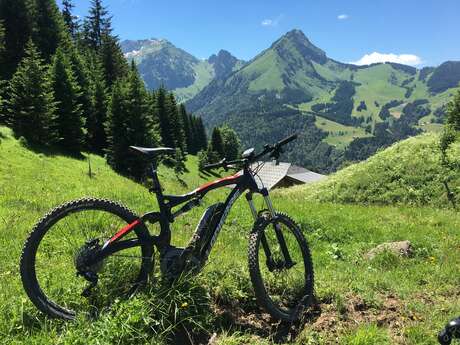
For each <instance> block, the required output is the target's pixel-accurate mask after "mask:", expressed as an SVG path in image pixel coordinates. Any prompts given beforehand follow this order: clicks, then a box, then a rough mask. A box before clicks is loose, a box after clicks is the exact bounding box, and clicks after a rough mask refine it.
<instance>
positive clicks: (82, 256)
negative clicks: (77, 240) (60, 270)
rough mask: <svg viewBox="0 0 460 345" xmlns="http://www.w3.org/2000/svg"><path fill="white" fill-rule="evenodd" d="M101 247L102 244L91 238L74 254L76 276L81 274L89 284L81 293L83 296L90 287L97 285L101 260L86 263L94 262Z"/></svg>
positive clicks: (87, 295)
mask: <svg viewBox="0 0 460 345" xmlns="http://www.w3.org/2000/svg"><path fill="white" fill-rule="evenodd" d="M101 249H102V246H101V245H100V244H99V240H98V239H92V240H89V241H87V242H86V243H85V244H84V245H83V246H82V247H81V248H80V249H79V250H78V251H77V254H76V256H75V268H76V270H77V276H82V277H83V278H85V279H86V280H87V281H88V282H89V285H88V286H87V287H86V288H85V289H84V290H83V291H82V293H81V295H82V296H83V297H89V296H90V295H91V291H92V289H93V288H94V287H95V286H96V285H97V282H98V279H99V278H98V275H97V273H98V272H99V271H100V269H101V268H102V260H100V261H99V262H97V263H95V264H92V265H88V263H90V262H94V259H95V258H96V255H97V254H98V253H99V251H100V250H101Z"/></svg>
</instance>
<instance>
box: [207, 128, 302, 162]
mask: <svg viewBox="0 0 460 345" xmlns="http://www.w3.org/2000/svg"><path fill="white" fill-rule="evenodd" d="M297 137H298V135H297V134H293V135H291V136H289V137H287V138H284V139H283V140H280V141H278V142H277V143H275V144H273V145H265V146H264V149H263V151H262V152H260V153H259V154H257V155H254V156H252V157H251V158H244V159H238V160H234V161H228V162H227V160H226V159H225V158H224V159H222V160H220V161H219V162H218V163H213V164H207V165H205V166H204V169H205V170H211V169H216V168H224V169H225V170H227V169H228V167H229V165H232V164H246V163H252V162H254V161H257V160H258V159H259V158H261V157H262V156H265V155H266V154H268V153H270V157H273V158H275V159H278V158H279V155H280V154H281V153H282V150H281V148H282V147H283V146H284V145H287V144H289V143H290V142H291V141H294V140H296V139H297Z"/></svg>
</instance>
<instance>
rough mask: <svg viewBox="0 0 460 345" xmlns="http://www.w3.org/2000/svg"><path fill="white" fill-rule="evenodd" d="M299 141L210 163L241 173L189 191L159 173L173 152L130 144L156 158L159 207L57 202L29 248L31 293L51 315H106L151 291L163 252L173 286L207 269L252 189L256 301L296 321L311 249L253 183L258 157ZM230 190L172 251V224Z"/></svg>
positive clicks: (25, 260)
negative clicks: (164, 184)
mask: <svg viewBox="0 0 460 345" xmlns="http://www.w3.org/2000/svg"><path fill="white" fill-rule="evenodd" d="M296 137H297V136H296V135H293V136H291V137H288V138H286V139H284V140H282V141H280V142H278V143H276V144H274V145H265V146H264V149H263V150H262V152H260V153H259V154H255V150H254V148H251V149H249V150H246V151H245V152H244V153H243V154H242V159H238V160H234V161H227V160H225V159H223V160H221V161H220V162H219V163H216V164H211V165H208V166H206V169H216V168H224V169H225V170H226V171H227V169H231V168H233V169H238V171H240V172H237V173H236V174H234V175H231V176H228V177H224V178H220V179H218V180H216V181H214V182H209V183H206V184H204V185H203V186H201V187H199V188H197V189H195V190H193V191H192V192H190V193H187V194H183V195H167V194H163V190H162V188H161V185H160V181H159V179H158V175H157V163H156V162H157V161H158V160H157V159H158V155H161V154H167V153H172V152H174V150H173V149H171V148H164V147H159V148H142V147H135V146H131V149H132V150H134V151H136V152H137V153H139V154H142V155H143V156H144V157H146V158H147V159H148V160H149V162H150V164H149V170H150V175H151V178H152V181H153V184H152V187H151V188H150V192H152V193H154V194H155V195H156V198H157V201H158V205H159V211H155V212H148V213H146V214H144V215H142V216H140V217H139V216H137V215H136V214H134V213H133V212H132V211H130V210H129V209H128V208H126V207H125V206H123V205H122V204H120V203H117V202H113V201H109V200H105V199H95V198H84V199H79V200H75V201H70V202H68V203H65V204H63V205H61V206H58V207H57V208H55V209H54V210H52V211H51V212H50V213H48V214H47V215H45V216H44V217H43V218H42V219H41V220H40V221H39V222H38V223H37V224H36V225H35V227H34V229H33V231H32V232H31V234H30V235H29V237H28V239H27V240H26V242H25V245H24V248H23V251H22V256H21V262H20V272H21V278H22V282H23V285H24V289H25V291H26V293H27V295H28V296H29V298H30V300H31V301H32V302H33V303H34V304H35V306H36V307H37V308H38V309H39V310H41V311H42V312H44V313H45V314H47V315H48V316H51V317H57V318H62V319H67V320H72V319H74V318H75V316H76V314H77V313H80V312H90V311H91V309H92V308H96V310H99V308H103V307H104V306H107V305H110V303H111V302H113V300H114V299H115V298H116V297H117V296H120V295H125V294H127V295H128V296H129V295H131V294H133V293H134V292H136V291H137V290H138V289H139V288H140V287H142V286H144V285H145V284H146V283H147V282H148V281H149V278H150V277H151V272H152V271H153V268H154V258H155V255H154V254H155V249H156V250H157V251H158V253H159V258H160V259H159V261H160V269H159V271H160V272H161V277H162V279H165V281H173V280H174V279H176V278H177V277H178V276H180V275H181V274H182V273H196V272H199V271H200V270H201V268H202V267H203V266H204V264H205V262H206V260H207V258H208V256H209V253H210V251H211V249H212V247H213V244H214V243H215V241H216V239H217V236H218V234H219V232H220V230H221V229H222V226H223V225H224V222H225V219H226V218H227V215H228V213H229V211H230V209H231V208H232V206H233V204H234V202H235V201H236V200H237V198H238V197H239V196H240V195H241V194H242V193H244V192H246V200H247V201H248V203H249V207H250V209H251V212H252V215H253V217H254V226H253V228H252V231H251V233H250V236H249V250H248V263H249V272H250V278H251V280H252V284H253V287H254V292H255V296H256V299H257V301H258V303H259V304H260V306H261V307H263V308H265V310H266V311H267V312H269V313H270V314H271V315H272V316H273V317H274V318H276V319H278V320H282V321H290V322H292V321H295V320H296V319H298V318H299V317H300V315H301V312H302V310H304V309H305V308H306V307H308V306H309V305H310V303H311V301H312V297H313V267H312V261H311V256H310V251H309V247H308V244H307V241H306V239H305V237H304V235H303V234H302V231H301V229H300V227H299V226H298V225H297V224H296V223H295V222H294V221H293V220H292V219H291V218H290V217H289V216H287V215H285V214H283V213H279V212H277V211H275V209H274V208H273V205H272V202H271V199H270V196H269V192H268V190H267V189H266V188H264V187H263V186H262V187H259V186H258V184H257V182H256V180H255V178H256V177H257V172H258V168H257V166H259V167H260V164H261V163H259V164H258V163H257V162H260V161H259V159H260V158H261V157H262V156H265V155H267V154H268V155H270V157H271V158H273V159H275V160H278V158H279V156H280V154H281V153H282V147H283V146H284V145H286V144H287V143H289V142H291V141H292V140H294V139H296ZM254 166H256V167H254ZM230 185H234V186H233V188H232V189H231V190H230V189H229V194H228V197H227V199H226V200H225V202H219V203H216V204H214V205H212V206H210V207H208V208H207V209H206V210H205V212H204V214H203V216H202V217H201V219H200V221H199V223H198V225H197V227H196V230H195V233H194V235H193V237H192V239H191V240H190V242H189V243H188V245H187V246H186V247H185V248H178V247H175V246H173V245H171V229H170V223H172V222H173V221H174V219H175V218H176V217H178V216H179V215H181V214H183V213H185V212H188V211H189V210H190V209H192V208H193V207H196V206H198V205H199V204H200V201H201V199H202V198H203V197H204V196H205V195H206V194H207V193H208V192H210V191H212V190H214V189H216V188H221V187H224V186H230ZM254 193H258V194H261V195H262V196H263V198H264V201H265V204H266V209H264V210H261V211H257V210H256V208H255V206H254V202H253V194H254ZM178 206H181V207H180V208H178V209H177V208H176V210H175V211H174V210H173V208H175V207H178ZM148 223H158V224H159V228H160V230H159V234H158V235H152V234H150V232H149V230H148V228H147V224H148ZM157 256H158V255H157Z"/></svg>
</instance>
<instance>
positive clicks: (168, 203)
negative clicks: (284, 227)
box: [91, 164, 274, 262]
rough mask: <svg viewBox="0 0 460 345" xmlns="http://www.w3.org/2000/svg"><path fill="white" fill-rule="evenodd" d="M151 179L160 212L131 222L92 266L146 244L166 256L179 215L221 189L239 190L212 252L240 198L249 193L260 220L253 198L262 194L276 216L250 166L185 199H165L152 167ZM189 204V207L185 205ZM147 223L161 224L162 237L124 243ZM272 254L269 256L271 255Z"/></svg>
mask: <svg viewBox="0 0 460 345" xmlns="http://www.w3.org/2000/svg"><path fill="white" fill-rule="evenodd" d="M151 177H152V180H153V185H152V188H150V192H152V193H155V194H156V198H157V201H158V205H159V209H160V211H159V212H149V213H146V214H144V215H143V216H141V217H140V218H138V219H136V220H135V221H133V222H131V223H130V224H128V225H126V226H125V227H123V228H122V229H120V230H119V231H118V232H117V233H116V234H114V235H113V236H112V237H111V238H110V239H109V240H108V241H106V242H105V243H104V245H103V246H102V249H101V250H100V251H99V252H98V253H97V255H95V256H94V257H93V258H92V260H91V261H92V262H97V261H99V260H102V259H104V258H105V257H107V256H109V255H111V254H113V253H114V252H117V251H120V250H124V249H127V248H132V247H135V246H140V245H142V244H145V243H146V242H148V243H150V244H152V245H155V246H156V247H157V248H158V250H159V251H160V254H162V253H164V252H165V251H166V250H168V249H169V248H170V247H171V228H170V224H171V223H173V222H174V219H175V218H176V217H178V216H179V215H181V214H183V213H185V212H188V211H190V210H191V209H192V208H193V207H196V206H198V205H199V204H200V201H201V199H202V198H203V197H204V196H205V195H206V194H207V193H208V192H210V191H212V190H214V189H217V188H221V187H224V186H228V185H235V187H234V188H233V189H232V190H231V192H230V193H229V195H228V196H227V199H226V201H225V203H224V208H223V213H222V216H221V218H220V220H219V223H218V224H217V226H216V227H215V229H213V231H214V233H213V234H211V237H210V238H211V241H210V243H209V246H208V248H207V251H208V252H209V251H210V250H211V248H212V246H213V244H214V243H215V241H216V239H217V236H218V235H219V232H220V230H221V229H222V227H223V224H224V222H225V220H226V218H227V216H228V213H229V212H230V209H231V208H232V206H233V204H234V203H235V201H236V200H237V199H238V197H239V196H240V195H241V194H243V193H244V192H245V191H248V193H247V194H246V199H247V201H248V203H249V206H250V208H251V212H252V215H253V217H254V219H257V216H258V214H257V210H256V208H255V206H254V203H253V201H252V194H253V193H258V194H261V195H262V196H263V197H264V199H265V202H266V204H267V207H268V209H269V211H270V212H271V213H272V215H274V210H273V206H272V203H271V200H270V197H269V193H268V190H267V189H266V188H261V189H260V188H259V187H258V185H257V183H256V181H255V179H254V176H253V173H252V172H251V170H250V168H249V164H246V165H245V166H244V168H243V171H242V173H236V174H234V175H231V176H227V177H223V178H220V179H218V180H215V181H213V182H208V183H206V184H204V185H202V186H200V187H198V188H197V189H195V190H193V191H192V192H190V193H187V194H183V195H165V194H163V191H162V189H161V184H160V181H159V179H158V174H157V169H156V166H155V164H152V165H151ZM184 203H185V204H184ZM181 204H184V205H183V206H182V207H181V208H180V209H179V210H177V211H176V212H173V211H172V209H173V208H174V207H176V206H179V205H181ZM145 222H149V223H157V222H159V224H160V234H159V235H155V236H152V235H150V234H149V235H148V237H144V238H139V239H130V240H125V241H122V240H121V239H122V238H123V237H124V236H126V235H127V234H128V233H130V232H131V231H133V230H134V229H135V228H136V226H139V225H141V224H144V225H145ZM262 244H263V247H264V249H265V250H268V251H269V248H268V247H266V246H265V243H262ZM267 254H268V253H267Z"/></svg>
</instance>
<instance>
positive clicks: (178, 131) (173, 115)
mask: <svg viewBox="0 0 460 345" xmlns="http://www.w3.org/2000/svg"><path fill="white" fill-rule="evenodd" d="M166 112H167V116H168V118H169V121H170V123H171V125H172V132H173V137H174V146H173V147H177V148H180V149H181V150H182V152H185V150H186V142H185V135H184V131H183V124H182V119H181V118H180V117H179V112H178V109H177V103H176V98H175V97H174V94H173V93H172V92H170V93H169V94H168V95H167V96H166Z"/></svg>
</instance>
